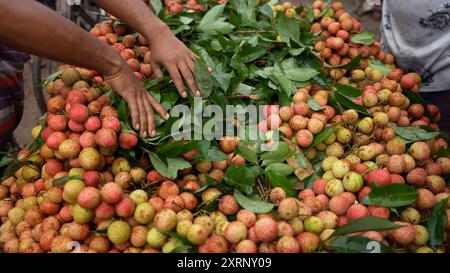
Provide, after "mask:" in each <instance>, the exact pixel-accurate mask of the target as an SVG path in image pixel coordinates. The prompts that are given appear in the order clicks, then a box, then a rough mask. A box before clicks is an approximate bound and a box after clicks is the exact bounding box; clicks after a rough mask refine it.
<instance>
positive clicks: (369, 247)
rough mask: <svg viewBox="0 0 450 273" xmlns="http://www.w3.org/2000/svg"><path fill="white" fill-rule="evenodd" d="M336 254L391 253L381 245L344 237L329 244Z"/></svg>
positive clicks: (370, 241)
mask: <svg viewBox="0 0 450 273" xmlns="http://www.w3.org/2000/svg"><path fill="white" fill-rule="evenodd" d="M331 247H332V248H333V249H334V250H335V251H336V252H337V253H392V252H393V251H392V250H391V249H390V248H388V247H387V246H386V245H384V244H383V243H380V242H378V241H374V240H372V239H370V238H367V237H362V236H344V237H340V238H337V239H335V240H333V241H332V242H331Z"/></svg>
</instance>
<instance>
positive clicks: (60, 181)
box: [52, 175, 83, 187]
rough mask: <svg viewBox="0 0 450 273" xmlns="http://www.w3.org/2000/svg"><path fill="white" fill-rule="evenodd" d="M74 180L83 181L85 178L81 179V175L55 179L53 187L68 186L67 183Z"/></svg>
mask: <svg viewBox="0 0 450 273" xmlns="http://www.w3.org/2000/svg"><path fill="white" fill-rule="evenodd" d="M72 179H77V180H82V179H83V177H81V176H79V175H73V176H63V177H60V178H58V179H53V181H52V185H53V187H58V186H62V185H64V184H66V183H67V182H69V181H70V180H72Z"/></svg>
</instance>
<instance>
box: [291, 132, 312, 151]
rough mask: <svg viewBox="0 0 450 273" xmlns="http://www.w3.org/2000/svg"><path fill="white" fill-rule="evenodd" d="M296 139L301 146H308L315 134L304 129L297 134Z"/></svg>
mask: <svg viewBox="0 0 450 273" xmlns="http://www.w3.org/2000/svg"><path fill="white" fill-rule="evenodd" d="M295 139H296V141H297V144H298V145H299V146H300V147H302V148H306V147H308V146H310V145H311V144H312V142H313V140H314V136H313V134H312V133H311V132H310V131H309V130H306V129H302V130H300V131H298V132H297V133H296V134H295Z"/></svg>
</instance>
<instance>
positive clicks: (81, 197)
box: [77, 187, 101, 209]
mask: <svg viewBox="0 0 450 273" xmlns="http://www.w3.org/2000/svg"><path fill="white" fill-rule="evenodd" d="M100 201H101V196H100V192H99V191H98V190H97V188H94V187H86V188H84V189H82V190H81V191H80V193H79V194H78V197H77V203H78V204H79V205H80V206H81V207H83V208H85V209H95V208H96V207H97V206H98V205H99V204H100Z"/></svg>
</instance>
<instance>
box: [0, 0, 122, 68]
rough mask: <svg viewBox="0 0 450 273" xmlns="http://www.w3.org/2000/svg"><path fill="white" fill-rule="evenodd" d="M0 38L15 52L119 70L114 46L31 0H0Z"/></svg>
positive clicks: (78, 64)
mask: <svg viewBox="0 0 450 273" xmlns="http://www.w3.org/2000/svg"><path fill="white" fill-rule="evenodd" d="M0 14H2V16H0V41H1V43H2V44H4V45H6V46H8V47H11V48H14V49H16V50H19V51H23V52H28V53H31V54H34V55H38V56H42V57H45V58H48V59H53V60H56V61H59V62H62V63H67V64H71V65H75V66H80V67H85V68H90V69H94V70H96V71H99V72H100V73H102V74H105V75H112V74H115V73H117V72H119V71H120V69H121V66H122V60H121V57H120V56H119V55H118V54H117V53H116V52H115V51H114V49H113V48H112V47H110V46H108V45H106V44H105V43H103V42H100V41H99V40H98V39H97V38H95V37H94V36H92V35H90V34H89V33H87V32H86V31H84V30H82V29H81V28H80V27H78V26H77V25H75V24H73V23H72V22H70V21H69V20H67V19H65V18H64V17H62V16H60V15H59V14H57V13H56V12H54V11H52V10H50V9H48V8H47V7H45V6H43V5H41V4H39V3H37V2H35V1H33V0H20V1H10V0H0Z"/></svg>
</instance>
